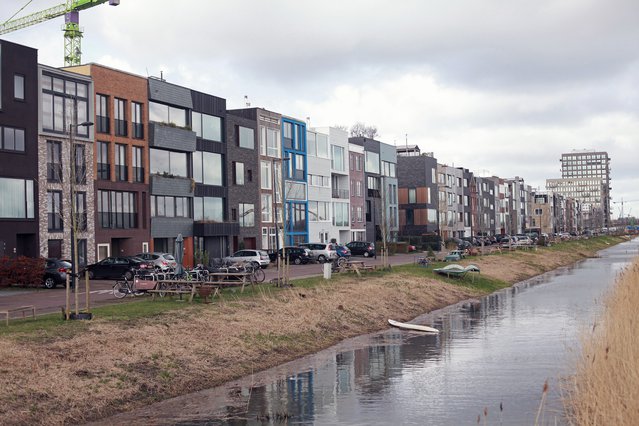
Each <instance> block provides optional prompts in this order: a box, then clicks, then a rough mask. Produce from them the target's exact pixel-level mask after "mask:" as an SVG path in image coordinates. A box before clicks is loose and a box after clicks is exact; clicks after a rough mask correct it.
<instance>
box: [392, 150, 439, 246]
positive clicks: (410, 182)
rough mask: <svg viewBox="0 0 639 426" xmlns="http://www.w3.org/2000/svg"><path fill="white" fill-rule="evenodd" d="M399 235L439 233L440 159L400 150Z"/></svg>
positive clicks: (398, 157)
mask: <svg viewBox="0 0 639 426" xmlns="http://www.w3.org/2000/svg"><path fill="white" fill-rule="evenodd" d="M397 154H398V156H397V180H398V189H397V197H398V209H399V235H400V236H420V235H429V234H433V235H434V234H439V222H438V216H439V215H438V214H437V212H438V207H439V190H438V187H437V159H436V158H434V157H432V156H428V155H420V156H414V155H410V153H408V154H406V153H405V152H404V151H401V152H400V148H399V147H398V148H397Z"/></svg>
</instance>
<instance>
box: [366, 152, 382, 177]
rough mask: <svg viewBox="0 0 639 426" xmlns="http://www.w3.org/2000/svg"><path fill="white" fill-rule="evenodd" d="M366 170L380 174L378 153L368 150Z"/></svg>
mask: <svg viewBox="0 0 639 426" xmlns="http://www.w3.org/2000/svg"><path fill="white" fill-rule="evenodd" d="M365 171H366V172H368V173H377V174H379V154H378V153H376V152H370V151H366V166H365Z"/></svg>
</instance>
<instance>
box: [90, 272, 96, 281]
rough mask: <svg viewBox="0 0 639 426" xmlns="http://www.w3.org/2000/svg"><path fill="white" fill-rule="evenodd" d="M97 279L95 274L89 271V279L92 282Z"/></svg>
mask: <svg viewBox="0 0 639 426" xmlns="http://www.w3.org/2000/svg"><path fill="white" fill-rule="evenodd" d="M94 278H95V272H93V271H89V279H90V280H92V279H94Z"/></svg>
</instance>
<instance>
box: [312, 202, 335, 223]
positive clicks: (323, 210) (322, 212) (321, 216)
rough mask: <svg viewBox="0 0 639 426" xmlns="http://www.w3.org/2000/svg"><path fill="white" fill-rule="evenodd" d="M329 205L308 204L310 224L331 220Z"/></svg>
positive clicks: (326, 203) (324, 203)
mask: <svg viewBox="0 0 639 426" xmlns="http://www.w3.org/2000/svg"><path fill="white" fill-rule="evenodd" d="M330 205H331V204H330V203H329V202H326V201H309V202H308V220H309V221H310V222H323V221H328V220H330V219H331V213H330Z"/></svg>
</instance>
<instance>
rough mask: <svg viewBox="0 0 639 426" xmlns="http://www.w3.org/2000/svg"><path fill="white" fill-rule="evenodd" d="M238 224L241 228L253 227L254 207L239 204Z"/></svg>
mask: <svg viewBox="0 0 639 426" xmlns="http://www.w3.org/2000/svg"><path fill="white" fill-rule="evenodd" d="M239 222H240V227H242V228H247V227H250V226H255V205H253V204H246V203H240V205H239Z"/></svg>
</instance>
